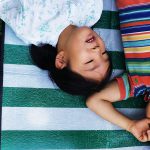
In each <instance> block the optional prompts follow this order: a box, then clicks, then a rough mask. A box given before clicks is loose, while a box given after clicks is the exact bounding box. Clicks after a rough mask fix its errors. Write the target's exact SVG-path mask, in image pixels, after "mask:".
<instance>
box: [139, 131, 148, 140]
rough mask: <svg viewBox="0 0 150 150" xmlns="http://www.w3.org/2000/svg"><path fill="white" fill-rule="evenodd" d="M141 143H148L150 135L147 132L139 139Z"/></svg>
mask: <svg viewBox="0 0 150 150" xmlns="http://www.w3.org/2000/svg"><path fill="white" fill-rule="evenodd" d="M138 140H139V141H141V142H147V141H148V134H147V132H143V134H142V135H141V136H140V137H139V138H138Z"/></svg>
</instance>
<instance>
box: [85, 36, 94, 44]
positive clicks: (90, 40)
mask: <svg viewBox="0 0 150 150" xmlns="http://www.w3.org/2000/svg"><path fill="white" fill-rule="evenodd" d="M94 41H95V37H94V36H90V37H89V38H88V39H87V40H86V41H85V42H87V43H92V42H94Z"/></svg>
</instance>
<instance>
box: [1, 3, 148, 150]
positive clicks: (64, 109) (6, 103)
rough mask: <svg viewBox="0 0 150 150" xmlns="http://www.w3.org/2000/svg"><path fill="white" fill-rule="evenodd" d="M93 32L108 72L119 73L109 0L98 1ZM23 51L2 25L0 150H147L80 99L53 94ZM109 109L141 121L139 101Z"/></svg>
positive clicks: (118, 52) (121, 62)
mask: <svg viewBox="0 0 150 150" xmlns="http://www.w3.org/2000/svg"><path fill="white" fill-rule="evenodd" d="M85 2H86V1H85ZM94 30H96V31H97V32H98V34H100V36H102V37H103V39H104V41H105V43H106V46H107V49H109V50H110V54H111V56H112V59H113V68H114V69H115V70H116V71H117V72H121V71H122V70H123V69H124V68H125V67H124V59H123V52H122V48H121V40H120V32H119V22H118V13H117V10H116V7H115V0H104V10H103V13H102V17H101V19H100V20H99V22H98V23H97V24H96V25H95V26H94ZM28 49H29V47H28V46H27V45H25V44H24V43H23V42H22V41H20V40H19V39H18V38H16V36H15V34H14V33H13V31H12V30H11V29H10V28H9V27H8V26H7V25H6V26H5V43H4V72H3V98H2V131H1V133H2V137H1V148H2V150H50V149H67V150H71V149H72V150H73V149H78V150H79V149H99V150H101V149H104V150H108V149H112V150H120V149H122V150H149V149H150V143H140V142H138V141H137V140H136V139H135V138H134V137H133V136H132V135H131V134H130V133H128V132H126V131H124V130H122V129H120V128H119V127H117V126H115V125H113V124H111V123H109V122H107V121H105V120H103V119H102V118H100V117H99V116H97V115H96V114H94V113H93V112H91V111H90V110H89V109H88V108H87V107H86V105H85V98H84V97H79V96H71V95H69V94H66V93H64V92H62V91H61V90H59V89H58V88H57V87H56V86H55V85H53V84H52V83H51V82H50V81H49V78H48V75H47V72H46V71H43V70H41V69H39V68H37V67H36V66H34V65H33V64H32V61H31V59H30V56H29V51H28ZM114 105H115V107H116V108H117V109H118V110H119V111H121V112H123V113H124V114H126V115H128V116H130V117H133V118H135V119H136V118H140V117H142V116H144V112H145V111H144V108H145V103H144V102H143V100H142V97H140V98H137V99H130V100H127V101H123V102H117V103H115V104H114Z"/></svg>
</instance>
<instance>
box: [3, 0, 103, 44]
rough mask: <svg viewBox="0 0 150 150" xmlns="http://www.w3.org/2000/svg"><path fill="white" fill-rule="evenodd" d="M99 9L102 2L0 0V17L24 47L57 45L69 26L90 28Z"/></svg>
mask: <svg viewBox="0 0 150 150" xmlns="http://www.w3.org/2000/svg"><path fill="white" fill-rule="evenodd" d="M102 8H103V1H102V0H86V1H83V0H0V18H1V19H2V20H3V21H4V22H5V23H7V24H8V25H9V26H10V27H11V28H12V29H13V30H14V32H15V33H16V35H17V36H18V37H19V38H20V39H22V40H23V41H24V42H25V43H26V44H35V45H40V44H42V43H44V44H45V43H47V44H50V45H52V46H56V44H57V41H58V38H59V35H60V34H61V32H62V31H63V30H64V29H65V28H66V27H67V26H68V25H70V24H72V25H76V26H79V27H80V26H89V27H91V26H92V25H94V24H95V23H96V22H97V21H98V20H99V18H100V16H101V12H102Z"/></svg>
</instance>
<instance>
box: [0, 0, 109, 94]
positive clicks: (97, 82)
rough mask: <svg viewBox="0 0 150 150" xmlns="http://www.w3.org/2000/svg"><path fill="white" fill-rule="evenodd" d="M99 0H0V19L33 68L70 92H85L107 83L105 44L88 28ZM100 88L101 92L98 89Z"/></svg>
mask: <svg viewBox="0 0 150 150" xmlns="http://www.w3.org/2000/svg"><path fill="white" fill-rule="evenodd" d="M102 8H103V1H102V0H87V1H86V2H85V1H83V0H74V1H73V0H57V1H55V0H44V1H43V0H0V18H1V19H2V20H3V21H4V22H5V23H7V24H8V25H9V26H10V27H11V28H12V29H13V30H14V32H15V33H16V35H17V36H18V37H19V38H20V39H22V40H23V41H24V42H25V43H26V44H33V45H31V47H30V54H31V57H32V59H33V61H34V62H35V64H36V65H37V66H39V67H40V68H42V69H47V70H49V74H50V78H51V79H52V80H53V81H54V82H55V83H56V84H57V86H58V87H60V88H61V89H62V90H64V91H66V92H68V93H71V94H84V95H85V94H87V93H89V92H92V91H95V90H96V89H97V87H101V88H102V86H103V85H104V84H105V83H106V82H107V81H108V80H109V76H110V74H111V64H110V62H109V56H108V54H107V52H106V49H105V45H104V42H103V40H102V39H101V38H100V37H99V36H98V35H97V34H96V32H94V31H93V30H92V29H91V28H90V27H91V26H93V25H94V24H95V23H96V22H97V21H98V20H99V19H100V16H101V13H102ZM98 89H99V88H98Z"/></svg>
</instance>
